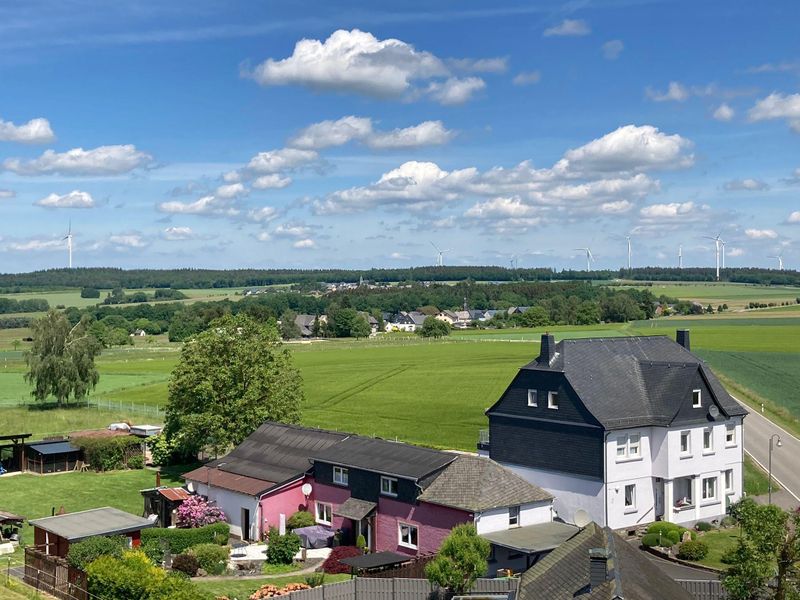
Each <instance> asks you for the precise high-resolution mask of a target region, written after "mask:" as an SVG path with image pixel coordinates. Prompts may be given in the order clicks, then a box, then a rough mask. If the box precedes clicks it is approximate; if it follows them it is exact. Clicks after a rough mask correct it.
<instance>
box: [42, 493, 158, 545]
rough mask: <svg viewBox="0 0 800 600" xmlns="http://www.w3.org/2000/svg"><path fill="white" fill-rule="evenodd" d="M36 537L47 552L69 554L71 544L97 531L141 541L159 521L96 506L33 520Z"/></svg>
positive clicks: (134, 542) (131, 542) (136, 542)
mask: <svg viewBox="0 0 800 600" xmlns="http://www.w3.org/2000/svg"><path fill="white" fill-rule="evenodd" d="M30 524H31V525H33V541H34V545H35V546H36V548H37V549H38V550H41V551H42V552H44V553H45V554H49V555H53V556H61V557H65V556H66V555H67V552H68V551H69V546H70V544H74V543H75V542H80V541H81V540H85V539H86V538H90V537H93V536H96V535H124V536H125V537H127V538H128V546H129V547H132V548H136V547H138V546H139V544H140V540H141V531H142V529H146V528H148V527H153V526H154V525H155V523H154V522H153V521H151V520H148V519H143V518H142V517H137V516H136V515H132V514H130V513H126V512H125V511H122V510H119V509H116V508H111V507H108V506H106V507H105V508H93V509H91V510H84V511H80V512H74V513H67V514H65V515H55V516H53V517H44V518H42V519H34V520H32V521H30Z"/></svg>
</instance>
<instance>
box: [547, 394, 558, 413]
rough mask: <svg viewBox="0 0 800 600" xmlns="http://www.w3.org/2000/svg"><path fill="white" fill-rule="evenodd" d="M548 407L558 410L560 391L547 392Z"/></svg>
mask: <svg viewBox="0 0 800 600" xmlns="http://www.w3.org/2000/svg"><path fill="white" fill-rule="evenodd" d="M547 408H552V409H553V410H558V392H547Z"/></svg>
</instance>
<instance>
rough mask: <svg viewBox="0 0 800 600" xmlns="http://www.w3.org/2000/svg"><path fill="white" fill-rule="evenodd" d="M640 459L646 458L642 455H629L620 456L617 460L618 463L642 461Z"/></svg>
mask: <svg viewBox="0 0 800 600" xmlns="http://www.w3.org/2000/svg"><path fill="white" fill-rule="evenodd" d="M640 460H644V458H643V457H641V456H629V457H627V458H618V459H617V462H618V463H628V462H636V461H640Z"/></svg>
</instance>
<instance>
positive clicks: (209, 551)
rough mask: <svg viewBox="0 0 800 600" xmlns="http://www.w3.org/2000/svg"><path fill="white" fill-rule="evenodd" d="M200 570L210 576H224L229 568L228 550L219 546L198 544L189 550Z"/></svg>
mask: <svg viewBox="0 0 800 600" xmlns="http://www.w3.org/2000/svg"><path fill="white" fill-rule="evenodd" d="M189 554H190V555H192V556H194V557H195V558H196V559H197V562H198V563H200V568H201V569H203V570H204V571H205V572H206V573H208V574H209V575H222V574H223V573H224V572H225V569H226V567H227V566H228V548H226V547H225V546H220V545H218V544H198V545H197V546H192V547H191V548H189Z"/></svg>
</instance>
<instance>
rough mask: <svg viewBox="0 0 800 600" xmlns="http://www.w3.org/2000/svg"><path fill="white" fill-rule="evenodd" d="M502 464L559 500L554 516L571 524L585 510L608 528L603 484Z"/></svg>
mask: <svg viewBox="0 0 800 600" xmlns="http://www.w3.org/2000/svg"><path fill="white" fill-rule="evenodd" d="M502 464H503V466H504V467H506V468H508V469H511V470H512V471H514V472H515V473H516V474H517V475H519V476H520V477H522V478H523V479H525V480H526V481H529V482H530V483H532V484H534V485H538V486H539V487H540V488H542V489H545V490H547V491H548V492H550V493H551V494H552V495H553V496H554V497H555V500H554V501H553V509H554V511H555V514H554V515H553V516H554V517H556V516H557V517H558V518H560V519H561V520H563V521H565V522H567V523H575V513H576V512H577V511H578V510H584V511H586V512H587V513H588V514H589V516H590V517H591V518H592V520H593V521H595V522H596V523H598V524H600V525H605V522H606V519H605V497H604V493H603V489H604V486H603V482H602V481H599V480H596V479H587V478H584V477H577V476H575V475H568V474H564V473H555V472H553V471H545V470H543V469H532V468H530V467H523V466H520V465H515V464H511V463H502Z"/></svg>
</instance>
